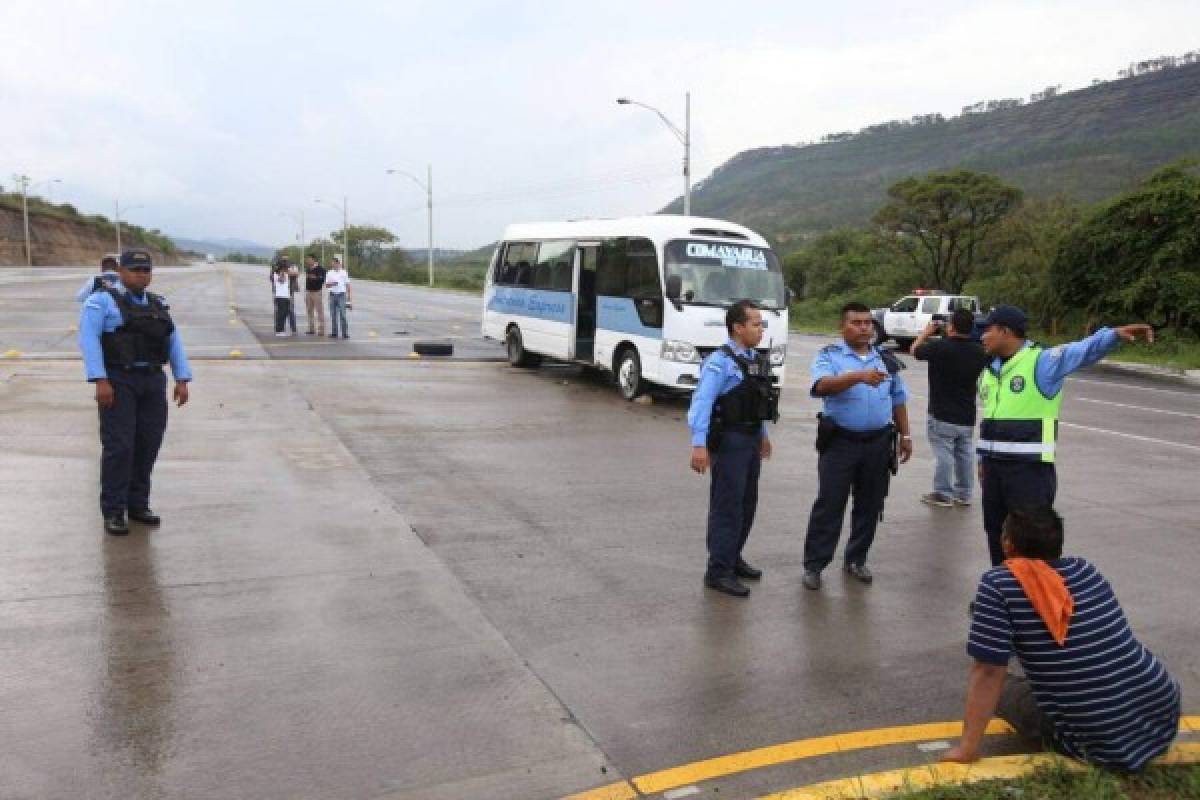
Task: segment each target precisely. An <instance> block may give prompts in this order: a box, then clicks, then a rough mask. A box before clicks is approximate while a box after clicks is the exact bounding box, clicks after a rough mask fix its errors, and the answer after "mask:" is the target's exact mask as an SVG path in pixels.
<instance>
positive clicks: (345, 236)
mask: <svg viewBox="0 0 1200 800" xmlns="http://www.w3.org/2000/svg"><path fill="white" fill-rule="evenodd" d="M313 202H314V203H321V204H322V205H327V206H329V207H330V208H335V209H337V210H338V211H341V212H342V266H343V267H345V268H346V271H347V272H349V271H350V262H349V260H348V259H347V255H346V253H347V248H348V247H349V246H350V201H349V199H347V197H346V196H345V195H342V204H341V205H340V206H339V205H338V204H337V203H334V202H332V201H330V200H322V199H321V198H319V197H317V198H315V199H314V200H313ZM324 252H325V244H324V242H322V243H321V253H322V257H324Z"/></svg>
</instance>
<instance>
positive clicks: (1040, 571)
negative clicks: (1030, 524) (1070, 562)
mask: <svg viewBox="0 0 1200 800" xmlns="http://www.w3.org/2000/svg"><path fill="white" fill-rule="evenodd" d="M1004 566H1006V567H1008V568H1009V569H1010V570H1011V571H1012V574H1013V576H1014V577H1016V579H1017V582H1018V583H1019V584H1021V589H1022V590H1024V592H1025V596H1026V597H1028V598H1029V602H1030V603H1031V604H1033V609H1034V611H1036V612H1037V613H1038V616H1039V617H1041V618H1042V622H1045V623H1046V628H1048V629H1049V631H1050V635H1051V636H1053V637H1054V641H1056V642H1058V646H1059V647H1062V646H1063V643H1064V642H1066V641H1067V626H1068V625H1070V624H1071V613H1072V612H1073V611H1074V610H1075V598H1073V597H1071V592H1070V591H1069V590H1068V589H1067V584H1066V582H1065V581H1063V579H1062V575H1059V574H1058V571H1057V570H1055V569H1054V567H1052V566H1050V565H1049V564H1047V563H1046V562H1045V561H1042V560H1041V559H1040V558H1010V559H1008V560H1006V561H1005V562H1004Z"/></svg>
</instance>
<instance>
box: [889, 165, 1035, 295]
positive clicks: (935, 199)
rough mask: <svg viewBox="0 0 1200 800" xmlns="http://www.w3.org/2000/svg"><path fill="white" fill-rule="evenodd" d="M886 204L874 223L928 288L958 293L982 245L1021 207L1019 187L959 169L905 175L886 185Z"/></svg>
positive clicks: (994, 177)
mask: <svg viewBox="0 0 1200 800" xmlns="http://www.w3.org/2000/svg"><path fill="white" fill-rule="evenodd" d="M888 197H890V198H891V200H890V202H888V204H887V205H885V206H884V207H883V208H881V209H880V210H879V212H878V213H876V215H875V219H874V221H875V224H876V225H878V226H880V227H881V228H882V229H883V230H884V231H886V232H888V233H890V234H891V235H892V237H893V238H892V241H893V242H894V243H895V245H896V247H898V248H899V249H900V251H901V252H903V253H904V254H905V255H906V256H907V257H908V258H909V260H910V261H911V262H912V264H913V266H914V267H916V268H917V269H918V270H919V271H920V274H921V277H922V283H924V284H925V285H926V286H929V287H930V288H936V289H946V290H949V291H951V292H961V291H962V287H963V284H965V283H966V282H967V281H968V280H970V278H971V275H972V273H973V272H974V270H975V267H976V262H977V260H978V259H979V256H980V254H981V250H982V246H983V244H984V243H985V242H986V241H987V238H988V236H989V235H990V234H991V233H992V231H993V230H994V229H995V227H996V225H997V224H999V223H1000V221H1001V220H1003V219H1004V218H1005V217H1006V216H1008V214H1010V213H1012V211H1013V210H1014V209H1016V208H1018V207H1019V206H1020V205H1021V198H1022V194H1021V190H1020V189H1018V188H1016V187H1015V186H1008V185H1006V184H1004V183H1002V182H1001V181H1000V179H999V178H997V177H996V176H994V175H987V174H984V173H979V172H970V171H969V170H964V169H959V170H953V171H950V172H932V173H930V174H928V175H926V176H925V177H923V178H917V177H911V178H905V179H904V180H902V181H899V182H897V183H895V184H893V185H892V187H891V188H890V189H888Z"/></svg>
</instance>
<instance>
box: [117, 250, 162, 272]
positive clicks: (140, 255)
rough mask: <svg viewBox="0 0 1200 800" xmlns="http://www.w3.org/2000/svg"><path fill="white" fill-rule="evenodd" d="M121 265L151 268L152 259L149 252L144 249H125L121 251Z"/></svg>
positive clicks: (152, 265)
mask: <svg viewBox="0 0 1200 800" xmlns="http://www.w3.org/2000/svg"><path fill="white" fill-rule="evenodd" d="M121 266H122V267H126V268H130V267H132V268H137V267H144V268H146V269H152V268H153V267H154V260H153V259H151V258H150V253H149V252H148V251H146V250H126V251H125V252H123V253H121Z"/></svg>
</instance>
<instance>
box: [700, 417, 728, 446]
mask: <svg viewBox="0 0 1200 800" xmlns="http://www.w3.org/2000/svg"><path fill="white" fill-rule="evenodd" d="M724 433H725V430H724V429H723V428H722V427H721V426H720V425H719V424H717V423H716V422H713V423H711V424H710V426H709V428H708V439H707V440H706V441H705V443H704V446H705V447H707V448H708V452H710V453H715V452H717V450H719V449H720V447H721V436H722V435H723V434H724Z"/></svg>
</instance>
